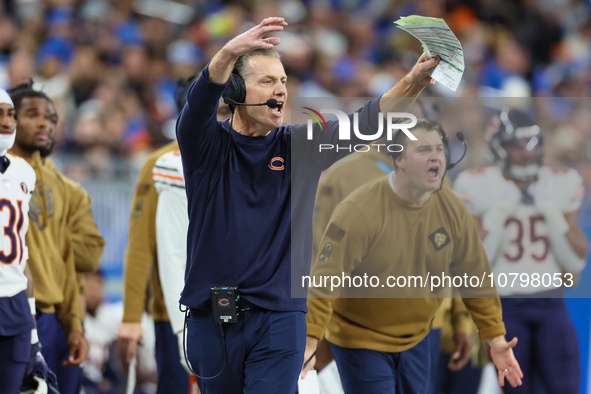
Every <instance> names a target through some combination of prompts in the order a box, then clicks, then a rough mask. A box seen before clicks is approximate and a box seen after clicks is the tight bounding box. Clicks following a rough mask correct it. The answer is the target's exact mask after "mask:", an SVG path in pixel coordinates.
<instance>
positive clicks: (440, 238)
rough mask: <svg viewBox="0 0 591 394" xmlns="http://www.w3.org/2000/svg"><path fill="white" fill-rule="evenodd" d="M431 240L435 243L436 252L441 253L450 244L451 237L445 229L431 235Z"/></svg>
mask: <svg viewBox="0 0 591 394" xmlns="http://www.w3.org/2000/svg"><path fill="white" fill-rule="evenodd" d="M429 239H430V240H431V242H433V246H435V250H436V251H440V250H441V249H443V248H444V247H445V245H447V244H448V243H449V242H450V240H449V235H447V232H446V231H445V229H444V228H443V227H441V228H440V229H439V230H436V231H435V232H434V233H433V234H431V235H429Z"/></svg>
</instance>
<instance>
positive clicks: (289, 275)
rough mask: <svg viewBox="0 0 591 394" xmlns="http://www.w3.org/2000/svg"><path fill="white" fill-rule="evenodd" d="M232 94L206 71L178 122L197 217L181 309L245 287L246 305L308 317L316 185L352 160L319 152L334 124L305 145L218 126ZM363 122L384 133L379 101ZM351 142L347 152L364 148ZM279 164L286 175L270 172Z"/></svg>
mask: <svg viewBox="0 0 591 394" xmlns="http://www.w3.org/2000/svg"><path fill="white" fill-rule="evenodd" d="M226 84H227V83H226ZM226 84H217V83H214V82H211V81H210V79H209V70H208V68H207V67H206V68H205V69H204V70H203V72H202V73H201V75H200V77H199V78H198V79H197V80H196V81H195V82H194V83H193V85H192V86H191V88H190V89H189V91H188V93H187V103H186V104H185V107H184V108H183V110H182V111H181V114H180V116H179V119H178V121H177V129H176V133H177V138H178V141H179V146H180V150H181V155H182V161H183V171H184V176H185V183H186V188H187V198H188V209H189V231H188V236H187V237H188V239H187V267H186V271H185V287H184V289H183V292H182V294H181V299H180V303H181V304H183V305H187V306H190V307H191V308H195V309H207V308H209V307H210V306H209V296H210V288H211V287H213V286H239V288H240V290H239V292H240V294H241V296H242V297H243V298H244V299H246V300H247V301H249V302H251V303H252V304H255V305H257V306H259V307H261V308H265V309H269V310H273V311H302V312H307V308H306V299H305V297H306V293H307V291H306V289H302V288H301V282H302V278H301V276H302V275H308V273H309V270H310V263H311V254H312V211H313V208H314V200H315V197H316V189H317V187H318V180H319V177H320V173H321V172H322V171H323V170H325V169H326V168H328V167H329V166H331V165H332V164H333V163H334V162H336V161H337V160H338V159H340V158H342V157H344V156H346V155H347V154H349V152H348V151H344V150H341V151H340V152H337V151H336V150H330V151H328V152H326V151H325V152H322V153H319V152H318V146H319V145H318V144H319V143H326V144H334V145H337V144H338V143H339V141H338V122H337V121H332V122H327V123H328V131H326V130H324V131H323V130H321V129H320V128H319V127H317V126H316V125H315V128H314V133H313V135H314V139H313V140H312V141H307V126H306V125H288V126H281V127H279V128H277V129H274V130H272V131H271V132H270V133H269V134H268V135H266V136H262V137H249V136H245V135H242V134H240V133H238V132H236V131H235V130H233V129H232V130H230V126H229V122H228V121H227V120H226V121H224V122H218V121H217V120H216V111H217V107H218V100H219V98H220V97H221V95H222V93H223V91H224V89H225V87H226ZM358 112H359V129H360V130H377V128H378V120H379V118H378V116H379V115H378V113H379V100H378V99H374V100H370V101H368V102H367V103H366V104H365V106H364V107H363V108H362V109H361V110H359V111H358ZM350 119H351V120H352V116H350ZM352 123H353V122H351V124H352ZM384 123H385V122H384ZM363 132H364V134H369V132H365V131H363ZM230 134H231V140H232V142H231V144H230V149H229V153H228V158H227V160H226V162H225V164H224V166H223V168H222V162H223V158H224V155H225V153H226V151H227V147H228V142H229V139H230ZM351 135H352V140H351V141H341V144H342V143H343V142H346V143H347V144H349V143H351V144H358V143H365V142H364V141H361V140H358V139H356V138H355V137H354V133H352V132H351ZM296 146H297V148H296ZM292 151H293V152H292ZM296 151H297V152H296ZM276 158H281V159H282V160H283V162H282V161H281V160H277V159H276ZM281 164H284V166H285V168H284V169H282V170H277V169H275V170H274V169H272V168H271V167H276V168H277V167H281ZM220 171H221V176H220V179H219V181H218V183H217V185H216V186H215V189H213V188H214V184H215V180H216V178H217V176H218V174H219V173H220ZM292 181H293V182H292ZM210 195H211V199H210V201H209V204H208V206H207V209H206V211H205V215H204V207H205V205H206V201H207V199H208V197H209V196H210ZM292 218H293V219H294V221H293V223H292ZM292 226H293V229H292ZM292 264H293V267H292ZM298 286H299V287H298ZM292 287H293V288H294V294H293V295H294V297H292V293H291V290H292Z"/></svg>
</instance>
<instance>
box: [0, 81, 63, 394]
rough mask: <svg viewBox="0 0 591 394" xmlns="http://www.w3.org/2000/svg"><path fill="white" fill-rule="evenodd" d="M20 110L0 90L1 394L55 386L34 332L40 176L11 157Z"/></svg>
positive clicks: (23, 163) (19, 159)
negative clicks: (33, 225) (30, 233)
mask: <svg viewBox="0 0 591 394" xmlns="http://www.w3.org/2000/svg"><path fill="white" fill-rule="evenodd" d="M15 130H16V110H15V109H14V105H13V103H12V100H11V99H10V97H9V95H8V93H7V92H6V91H5V90H3V89H0V177H2V184H1V185H0V226H2V227H3V228H4V233H3V236H2V240H1V241H0V262H1V263H2V264H0V392H2V393H17V392H19V389H20V387H21V383H23V382H24V383H25V385H26V386H25V387H24V388H28V387H36V386H37V383H36V381H35V380H34V376H35V375H37V376H38V378H42V379H47V380H51V382H52V384H56V382H55V376H54V375H53V373H52V372H50V371H49V370H48V369H47V366H46V364H45V361H44V360H43V357H42V356H41V354H40V345H39V337H38V334H37V328H36V326H35V320H34V316H35V298H33V294H32V293H33V291H32V280H31V274H30V272H29V268H28V265H27V260H28V249H27V245H26V244H25V234H26V233H27V230H28V228H29V217H28V212H29V201H30V200H31V196H32V194H33V191H34V189H35V171H34V170H33V168H32V167H31V166H30V165H29V164H27V162H26V161H25V160H23V159H21V158H19V157H15V156H13V155H10V154H8V153H7V151H8V149H10V148H11V147H12V145H13V144H14V140H15V136H16V133H15Z"/></svg>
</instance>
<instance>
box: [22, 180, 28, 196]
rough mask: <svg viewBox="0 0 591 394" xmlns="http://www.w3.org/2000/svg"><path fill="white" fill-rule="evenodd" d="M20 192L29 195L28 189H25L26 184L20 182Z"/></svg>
mask: <svg viewBox="0 0 591 394" xmlns="http://www.w3.org/2000/svg"><path fill="white" fill-rule="evenodd" d="M21 190H22V191H23V193H25V194H29V188H28V187H27V184H26V183H25V182H21Z"/></svg>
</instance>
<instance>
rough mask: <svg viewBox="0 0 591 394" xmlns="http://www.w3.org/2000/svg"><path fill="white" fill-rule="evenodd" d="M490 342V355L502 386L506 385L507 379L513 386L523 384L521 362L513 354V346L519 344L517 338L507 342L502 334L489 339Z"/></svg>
mask: <svg viewBox="0 0 591 394" xmlns="http://www.w3.org/2000/svg"><path fill="white" fill-rule="evenodd" d="M488 344H489V345H490V357H491V358H492V361H493V363H494V364H495V367H496V368H497V372H498V374H499V384H500V385H501V387H504V386H505V379H507V381H508V382H509V383H510V384H511V386H513V387H517V386H521V379H522V378H523V372H521V367H519V363H518V362H517V360H516V359H515V355H514V354H513V348H514V347H515V345H517V338H513V339H512V340H511V341H510V342H507V341H506V340H505V337H504V336H503V335H500V336H498V337H495V338H493V339H491V340H489V341H488Z"/></svg>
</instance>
